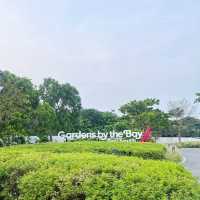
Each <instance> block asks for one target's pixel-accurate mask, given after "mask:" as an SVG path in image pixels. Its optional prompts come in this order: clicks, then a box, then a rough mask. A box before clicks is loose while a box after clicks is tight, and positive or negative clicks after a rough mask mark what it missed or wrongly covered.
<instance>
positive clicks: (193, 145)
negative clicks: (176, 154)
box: [178, 142, 200, 148]
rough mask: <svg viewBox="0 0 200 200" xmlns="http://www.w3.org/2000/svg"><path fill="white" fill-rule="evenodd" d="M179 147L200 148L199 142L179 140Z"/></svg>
mask: <svg viewBox="0 0 200 200" xmlns="http://www.w3.org/2000/svg"><path fill="white" fill-rule="evenodd" d="M178 147H179V148H200V142H181V143H180V144H178Z"/></svg>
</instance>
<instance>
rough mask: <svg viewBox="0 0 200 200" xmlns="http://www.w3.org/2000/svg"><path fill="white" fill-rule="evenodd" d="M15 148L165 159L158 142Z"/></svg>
mask: <svg viewBox="0 0 200 200" xmlns="http://www.w3.org/2000/svg"><path fill="white" fill-rule="evenodd" d="M11 148H13V149H15V150H19V151H21V150H23V151H30V150H32V151H37V152H52V153H74V152H76V153H78V152H91V153H98V154H99V153H103V154H114V155H119V156H136V157H141V158H144V159H165V153H166V148H165V147H164V146H163V145H160V144H153V143H144V144H141V143H133V142H108V141H101V142H100V141H99V142H98V141H81V142H67V143H59V144H58V143H57V144H56V143H48V144H36V145H22V146H15V147H11Z"/></svg>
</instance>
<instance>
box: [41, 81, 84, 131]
mask: <svg viewBox="0 0 200 200" xmlns="http://www.w3.org/2000/svg"><path fill="white" fill-rule="evenodd" d="M40 97H41V99H42V100H43V101H44V102H48V103H49V105H50V106H51V107H53V108H54V110H55V113H56V117H57V120H58V126H57V127H56V128H57V131H60V130H64V131H77V130H78V128H79V114H80V109H81V98H80V96H79V92H78V90H77V89H76V88H75V87H73V86H71V85H70V84H68V83H66V84H60V83H58V82H57V81H56V80H54V79H51V78H48V79H45V80H44V82H43V84H42V85H40Z"/></svg>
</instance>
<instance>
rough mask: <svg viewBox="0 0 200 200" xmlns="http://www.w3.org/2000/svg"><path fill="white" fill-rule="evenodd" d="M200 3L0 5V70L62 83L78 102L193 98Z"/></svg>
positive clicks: (70, 0) (130, 0)
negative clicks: (74, 90)
mask: <svg viewBox="0 0 200 200" xmlns="http://www.w3.org/2000/svg"><path fill="white" fill-rule="evenodd" d="M199 10H200V1H199V0H190V1H188V0H176V1H174V0H124V1H122V0H84V1H83V0H57V1H55V0H42V1H41V0H17V1H14V0H0V70H9V71H11V72H13V73H15V74H16V75H19V76H26V77H28V78H30V79H32V81H33V82H34V83H35V84H40V83H42V80H43V79H44V78H47V77H52V78H55V79H57V80H59V81H60V82H61V83H65V82H68V83H70V84H72V85H73V86H75V87H76V88H77V89H78V90H79V92H80V95H81V98H82V105H83V107H86V108H96V109H100V110H108V111H111V110H113V109H114V110H117V109H118V108H119V107H120V106H121V105H123V104H125V103H127V102H128V101H131V100H133V99H137V100H139V99H144V98H148V97H152V98H158V99H160V100H161V108H162V109H167V104H168V102H169V101H172V100H179V99H183V98H186V99H188V100H189V101H193V100H194V98H195V93H196V92H200V84H199V79H200V78H199V76H200V55H199V53H200V12H199Z"/></svg>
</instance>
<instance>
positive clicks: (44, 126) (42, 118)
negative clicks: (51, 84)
mask: <svg viewBox="0 0 200 200" xmlns="http://www.w3.org/2000/svg"><path fill="white" fill-rule="evenodd" d="M33 123H34V127H33V129H34V132H35V134H34V135H37V136H39V137H40V138H41V137H43V136H52V135H54V134H55V131H56V130H55V124H56V123H57V119H56V113H55V111H54V109H53V108H52V107H51V106H50V105H49V104H48V103H46V102H44V103H41V104H40V105H39V106H38V107H37V109H36V110H35V111H34V120H33Z"/></svg>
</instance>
